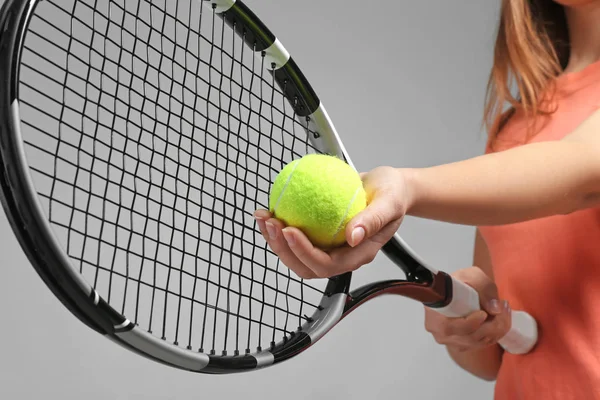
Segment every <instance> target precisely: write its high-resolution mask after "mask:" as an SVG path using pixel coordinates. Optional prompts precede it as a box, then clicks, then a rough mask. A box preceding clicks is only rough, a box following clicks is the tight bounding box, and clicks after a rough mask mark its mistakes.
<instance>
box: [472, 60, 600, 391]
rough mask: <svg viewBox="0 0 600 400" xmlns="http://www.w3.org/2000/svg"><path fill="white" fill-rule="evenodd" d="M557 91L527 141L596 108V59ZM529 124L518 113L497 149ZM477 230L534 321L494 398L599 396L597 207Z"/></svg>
mask: <svg viewBox="0 0 600 400" xmlns="http://www.w3.org/2000/svg"><path fill="white" fill-rule="evenodd" d="M557 89H558V94H557V97H556V105H557V106H558V108H557V111H556V113H554V114H552V115H550V116H548V117H544V124H543V125H542V126H543V127H542V128H541V130H540V131H539V132H538V133H537V134H536V135H535V136H534V137H533V138H532V139H530V140H526V142H528V143H531V142H541V141H550V140H560V139H561V138H563V137H564V136H566V135H567V134H569V133H570V132H572V131H573V130H574V129H575V128H576V127H577V126H578V125H579V124H581V123H582V122H583V121H584V120H585V119H586V118H587V117H589V116H590V115H591V114H592V113H593V112H594V111H596V110H597V109H598V108H600V62H596V63H594V64H592V65H590V66H588V67H587V68H586V69H584V70H582V71H580V72H576V73H571V74H565V75H563V76H561V77H559V78H558V81H557ZM526 124H527V121H526V120H525V119H524V118H523V116H522V115H519V114H516V115H515V116H514V118H512V119H511V120H510V121H509V123H507V125H506V126H505V128H503V129H502V131H501V132H500V134H499V136H498V142H497V145H496V146H494V151H502V150H504V149H508V148H510V147H514V146H516V145H518V144H522V143H523V141H524V138H525V137H526V135H527V133H526V130H527V129H526ZM598 134H599V135H600V132H598ZM490 151H492V150H491V149H490V148H488V149H487V151H486V152H490ZM548 162H552V160H548ZM479 229H480V231H481V233H482V236H483V237H484V239H485V241H486V243H487V246H488V248H489V250H490V255H491V259H492V264H493V272H494V278H495V281H496V284H497V286H498V290H499V293H500V296H501V298H503V299H507V300H508V301H509V303H510V305H511V308H513V309H515V310H518V309H521V310H525V311H527V312H529V313H530V314H531V315H532V316H533V317H534V318H535V319H536V320H537V321H538V326H539V342H538V344H537V346H536V347H535V348H534V349H533V350H532V351H531V352H530V353H529V354H527V355H520V356H517V355H512V354H509V353H504V356H503V360H502V366H501V367H500V372H499V374H498V379H497V382H496V389H495V399H496V400H521V399H523V400H554V399H556V400H559V399H560V400H571V399H577V400H583V399H585V400H594V399H600V208H593V209H587V210H582V211H579V212H576V213H573V214H569V215H559V216H552V217H548V218H542V219H537V220H533V221H527V222H522V223H517V224H510V225H504V226H495V227H489V226H488V227H480V228H479Z"/></svg>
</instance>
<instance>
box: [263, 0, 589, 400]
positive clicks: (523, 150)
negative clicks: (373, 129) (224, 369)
mask: <svg viewBox="0 0 600 400" xmlns="http://www.w3.org/2000/svg"><path fill="white" fill-rule="evenodd" d="M513 83H516V87H517V88H518V93H517V94H516V96H514V97H513V95H511V91H510V89H509V88H510V87H513V86H512V85H513ZM507 104H509V105H510V107H509V109H508V111H505V112H503V110H506V107H505V106H506V105H507ZM599 109H600V0H556V1H552V0H503V1H502V13H501V20H500V26H499V31H498V38H497V41H496V48H495V60H494V66H493V69H492V72H491V76H490V81H489V86H488V97H487V107H486V116H485V117H486V121H487V126H488V128H489V141H488V146H487V149H486V154H485V155H482V156H480V157H476V158H473V159H469V160H465V161H461V162H457V163H452V164H448V165H441V166H436V167H432V168H423V169H398V168H391V167H380V168H376V169H374V170H373V171H371V172H369V173H366V174H363V182H364V186H365V189H366V190H367V193H368V194H369V206H368V208H367V209H366V210H365V211H364V212H362V213H361V214H359V215H358V216H357V217H355V218H354V219H353V220H352V221H351V223H350V224H349V225H348V228H347V231H346V237H347V240H348V244H349V245H348V246H345V247H343V248H339V249H336V250H334V251H331V252H329V253H325V252H323V251H321V250H319V249H316V248H314V247H313V246H312V245H311V243H310V242H309V241H308V239H307V238H306V236H304V235H303V234H302V232H300V231H299V230H297V229H294V228H291V227H284V226H283V224H282V223H281V222H280V221H278V220H276V219H274V218H272V216H271V215H270V214H269V213H268V212H267V211H264V210H259V211H257V212H256V218H257V220H258V224H259V227H260V229H261V231H262V232H263V235H265V238H266V239H267V241H268V242H269V245H270V246H271V248H272V250H273V251H274V252H275V253H277V254H278V255H279V257H280V258H281V259H282V261H283V262H284V264H285V265H287V266H288V267H289V268H291V269H292V270H293V271H295V272H296V273H297V274H298V275H299V276H301V277H304V278H315V277H328V276H332V275H336V274H339V273H342V272H345V271H348V270H355V269H357V268H359V267H360V266H362V265H364V264H367V263H369V262H370V261H372V260H373V258H374V257H375V255H376V254H377V252H378V251H379V249H380V248H381V246H382V245H383V244H384V243H385V242H386V241H387V240H389V239H390V238H391V236H392V235H393V234H394V233H395V232H396V230H397V229H398V227H399V226H400V223H401V221H402V218H403V217H404V215H413V216H418V217H423V218H430V219H435V220H441V221H446V222H452V223H458V224H469V225H474V226H477V227H478V229H477V233H476V240H475V255H474V265H475V266H473V267H470V268H466V269H463V270H460V271H458V272H456V273H455V274H454V275H455V276H457V277H459V278H460V279H461V280H463V281H464V282H466V283H467V284H469V285H471V286H473V287H474V288H475V289H476V290H477V291H478V292H479V294H480V297H481V302H482V308H483V311H477V312H474V313H472V314H471V315H469V316H467V317H465V318H446V317H443V316H441V315H439V314H438V313H435V312H433V311H431V310H428V309H426V311H425V326H426V329H427V330H428V331H429V332H431V333H432V334H433V336H434V338H435V339H436V340H437V342H439V343H441V344H444V345H445V346H446V347H447V349H448V352H449V354H450V356H451V357H452V358H453V359H454V360H455V361H456V363H457V364H458V365H460V366H461V367H462V368H464V369H465V370H467V371H469V372H471V373H472V374H474V375H476V376H479V377H481V378H483V379H488V380H493V379H496V389H495V392H496V398H497V399H510V400H513V399H536V400H537V399H544V400H550V399H561V400H567V399H595V398H597V399H600V110H599ZM510 308H515V309H522V310H526V311H527V312H529V313H530V314H531V315H533V316H534V317H535V318H536V319H537V321H538V324H539V328H540V337H539V342H538V344H537V346H536V347H535V349H534V350H533V351H532V352H530V353H529V354H527V355H521V356H515V355H512V354H508V353H503V350H502V349H501V347H500V346H499V345H497V344H496V342H497V340H498V339H499V338H501V337H502V336H503V335H504V334H505V333H506V332H507V331H508V329H509V325H510V322H509V321H510V320H509V310H510Z"/></svg>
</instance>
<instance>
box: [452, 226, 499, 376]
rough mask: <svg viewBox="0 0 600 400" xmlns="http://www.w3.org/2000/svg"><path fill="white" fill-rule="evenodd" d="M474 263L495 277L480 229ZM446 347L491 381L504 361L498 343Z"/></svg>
mask: <svg viewBox="0 0 600 400" xmlns="http://www.w3.org/2000/svg"><path fill="white" fill-rule="evenodd" d="M473 265H476V266H477V267H479V268H481V269H482V270H483V272H485V273H486V274H487V275H488V276H489V277H490V278H491V279H493V272H492V262H491V259H490V256H489V253H488V249H487V246H486V244H485V242H484V241H483V238H482V237H481V235H480V234H479V231H477V232H476V234H475V255H474V257H473ZM446 348H447V350H448V353H449V354H450V357H451V358H452V359H453V360H454V362H456V363H457V364H458V365H459V366H460V367H461V368H463V369H464V370H466V371H468V372H470V373H472V374H473V375H475V376H477V377H479V378H481V379H485V380H489V381H491V380H494V379H496V376H497V375H498V370H499V369H500V364H501V363H502V353H503V350H502V348H501V347H500V346H499V345H498V344H494V345H492V346H488V347H485V348H483V349H477V350H471V351H459V350H458V349H456V348H453V347H451V346H446Z"/></svg>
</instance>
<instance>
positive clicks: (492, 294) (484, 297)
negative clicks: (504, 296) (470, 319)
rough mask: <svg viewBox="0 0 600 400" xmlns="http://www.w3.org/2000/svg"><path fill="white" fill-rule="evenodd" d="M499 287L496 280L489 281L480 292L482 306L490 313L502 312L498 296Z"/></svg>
mask: <svg viewBox="0 0 600 400" xmlns="http://www.w3.org/2000/svg"><path fill="white" fill-rule="evenodd" d="M498 297H499V296H498V289H497V288H496V285H495V284H494V282H492V281H490V282H489V283H487V284H486V285H485V286H484V287H483V289H482V290H481V291H480V293H479V301H480V303H481V307H482V308H483V310H484V311H486V312H487V313H488V314H489V315H497V314H500V313H502V307H501V304H500V300H499V298H498Z"/></svg>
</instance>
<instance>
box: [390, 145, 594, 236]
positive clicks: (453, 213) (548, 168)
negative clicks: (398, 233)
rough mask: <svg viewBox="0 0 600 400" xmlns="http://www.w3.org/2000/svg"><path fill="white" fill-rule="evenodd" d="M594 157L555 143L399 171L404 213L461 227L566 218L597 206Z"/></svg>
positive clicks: (578, 148)
mask: <svg viewBox="0 0 600 400" xmlns="http://www.w3.org/2000/svg"><path fill="white" fill-rule="evenodd" d="M599 158H600V157H598V155H597V151H596V150H594V149H591V148H590V146H586V145H585V143H581V142H576V141H555V142H542V143H534V144H529V145H525V146H520V147H517V148H514V149H511V150H507V151H503V152H499V153H493V154H487V155H484V156H480V157H476V158H472V159H468V160H465V161H460V162H456V163H452V164H445V165H440V166H436V167H430V168H421V169H404V170H401V171H402V175H403V178H404V180H405V184H406V185H407V190H408V193H409V199H410V204H409V205H408V210H407V214H408V215H413V216H417V217H423V218H428V219H435V220H440V221H446V222H451V223H458V224H466V225H501V224H508V223H513V222H520V221H524V220H528V219H534V218H541V217H545V216H550V215H556V214H567V213H570V212H573V211H576V210H578V209H582V208H585V207H590V206H592V205H595V204H598V201H599V200H600V196H598V193H599V192H600V184H599V183H600V179H599V177H598V175H600V174H598V173H597V172H596V171H600V168H599V167H598V165H599V163H600V159H599Z"/></svg>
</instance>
